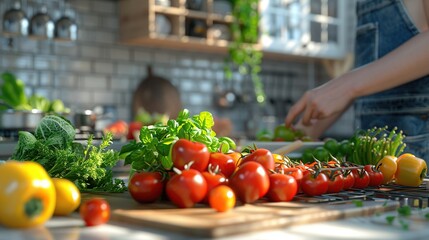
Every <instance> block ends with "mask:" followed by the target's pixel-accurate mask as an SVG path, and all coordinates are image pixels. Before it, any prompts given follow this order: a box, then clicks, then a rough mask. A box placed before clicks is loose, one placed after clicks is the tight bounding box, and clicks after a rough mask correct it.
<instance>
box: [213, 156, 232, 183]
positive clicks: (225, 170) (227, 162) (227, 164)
mask: <svg viewBox="0 0 429 240" xmlns="http://www.w3.org/2000/svg"><path fill="white" fill-rule="evenodd" d="M209 164H210V165H211V166H212V167H216V166H219V170H220V172H221V173H222V174H223V175H224V176H225V177H226V178H229V176H231V174H232V173H233V172H234V171H235V169H236V165H235V160H234V159H233V157H232V156H230V155H227V154H224V153H221V152H216V153H211V154H210V158H209Z"/></svg>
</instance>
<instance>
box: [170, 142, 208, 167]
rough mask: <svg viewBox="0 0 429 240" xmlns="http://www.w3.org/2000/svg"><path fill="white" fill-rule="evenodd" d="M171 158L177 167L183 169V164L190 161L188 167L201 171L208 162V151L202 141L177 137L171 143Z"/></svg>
mask: <svg viewBox="0 0 429 240" xmlns="http://www.w3.org/2000/svg"><path fill="white" fill-rule="evenodd" d="M171 158H172V160H173V166H174V167H175V168H177V169H180V170H183V169H185V165H188V164H189V163H190V162H192V165H191V167H190V168H192V169H196V170H198V171H200V172H203V171H205V170H206V169H207V166H208V164H209V158H210V152H209V150H208V148H207V146H206V145H204V144H203V143H199V142H192V141H189V140H187V139H179V140H177V141H176V142H175V143H174V144H173V148H172V150H171Z"/></svg>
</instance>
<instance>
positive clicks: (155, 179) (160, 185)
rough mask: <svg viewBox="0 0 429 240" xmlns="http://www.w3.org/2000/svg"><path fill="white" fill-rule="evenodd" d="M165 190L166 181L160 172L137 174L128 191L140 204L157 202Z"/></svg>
mask: <svg viewBox="0 0 429 240" xmlns="http://www.w3.org/2000/svg"><path fill="white" fill-rule="evenodd" d="M163 190H164V181H162V175H161V173H159V172H137V173H135V174H134V175H133V176H132V177H131V179H130V181H129V183H128V191H129V192H130V195H131V197H132V198H133V199H134V200H136V201H137V202H140V203H150V202H155V201H156V200H158V199H159V198H160V196H161V195H162V192H163Z"/></svg>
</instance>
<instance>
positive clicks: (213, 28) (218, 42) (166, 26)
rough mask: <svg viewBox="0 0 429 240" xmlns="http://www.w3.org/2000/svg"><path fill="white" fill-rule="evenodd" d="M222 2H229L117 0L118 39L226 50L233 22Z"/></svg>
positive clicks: (209, 50) (128, 42)
mask: <svg viewBox="0 0 429 240" xmlns="http://www.w3.org/2000/svg"><path fill="white" fill-rule="evenodd" d="M226 2H229V1H216V3H215V0H203V1H201V0H200V1H195V0H194V1H186V0H171V1H161V0H148V1H141V0H121V1H120V10H119V11H120V12H119V14H120V17H119V18H120V41H121V42H122V43H125V44H135V45H144V46H154V47H166V48H174V49H187V50H194V51H195V50H196V51H204V52H219V51H221V52H224V53H226V50H227V46H228V40H229V39H230V33H229V25H230V24H231V23H232V21H233V17H232V15H231V14H230V13H228V5H227V4H225V3H226ZM229 9H231V6H229Z"/></svg>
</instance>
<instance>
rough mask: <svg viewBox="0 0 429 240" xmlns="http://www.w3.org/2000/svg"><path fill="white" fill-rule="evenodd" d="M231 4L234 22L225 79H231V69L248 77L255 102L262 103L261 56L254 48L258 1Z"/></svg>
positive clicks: (239, 1)
mask: <svg viewBox="0 0 429 240" xmlns="http://www.w3.org/2000/svg"><path fill="white" fill-rule="evenodd" d="M231 2H232V5H233V11H232V15H233V17H234V21H233V23H232V24H231V33H232V42H231V43H230V45H229V49H228V52H229V56H228V58H227V59H226V64H225V73H226V77H227V78H228V79H230V80H231V79H232V72H233V70H232V69H237V70H238V72H239V73H240V74H242V75H243V76H245V75H250V77H251V79H252V81H253V85H254V90H255V95H256V101H257V102H258V103H264V102H265V91H264V86H263V83H262V81H261V78H260V76H259V73H260V71H261V66H260V65H261V62H262V55H263V54H262V51H261V50H260V49H259V48H258V47H255V44H256V43H258V39H259V18H260V16H259V11H258V4H259V0H231Z"/></svg>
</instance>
